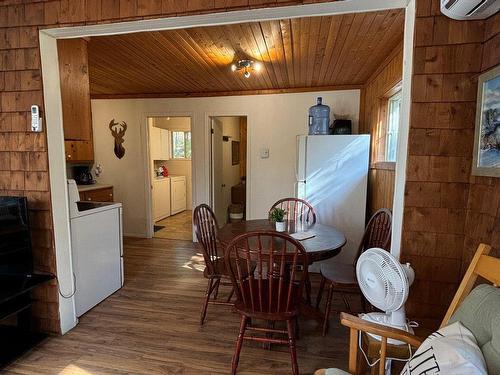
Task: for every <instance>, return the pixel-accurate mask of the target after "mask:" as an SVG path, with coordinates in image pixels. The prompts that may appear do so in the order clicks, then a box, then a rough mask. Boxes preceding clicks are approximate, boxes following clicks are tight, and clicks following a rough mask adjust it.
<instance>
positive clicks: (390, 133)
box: [385, 91, 401, 161]
mask: <svg viewBox="0 0 500 375" xmlns="http://www.w3.org/2000/svg"><path fill="white" fill-rule="evenodd" d="M400 121H401V91H399V92H398V93H396V94H394V95H393V96H391V97H390V98H389V100H388V108H387V139H386V147H385V160H386V161H396V152H397V149H398V130H399V123H400Z"/></svg>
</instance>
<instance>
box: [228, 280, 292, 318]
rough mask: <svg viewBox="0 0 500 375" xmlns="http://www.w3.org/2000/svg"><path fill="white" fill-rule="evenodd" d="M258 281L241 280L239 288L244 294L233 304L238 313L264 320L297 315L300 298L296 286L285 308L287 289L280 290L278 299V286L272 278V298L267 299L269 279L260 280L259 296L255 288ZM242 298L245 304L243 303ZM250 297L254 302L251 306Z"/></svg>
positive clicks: (277, 282)
mask: <svg viewBox="0 0 500 375" xmlns="http://www.w3.org/2000/svg"><path fill="white" fill-rule="evenodd" d="M251 282H253V285H252V290H251V289H250V283H251ZM258 282H259V281H257V280H246V281H244V282H243V285H242V288H241V289H242V292H243V294H244V296H242V298H241V299H240V298H238V300H237V301H236V302H235V304H234V307H235V308H236V310H238V312H239V313H241V314H243V315H245V316H248V317H250V318H256V319H265V320H289V319H291V318H293V317H295V316H297V315H298V313H299V303H300V300H301V298H300V295H299V288H298V286H296V285H293V287H292V298H291V302H290V306H289V307H288V308H287V306H286V301H287V298H288V290H283V291H282V294H281V298H280V301H279V300H278V296H277V294H278V288H279V281H278V280H275V279H273V281H272V282H273V285H272V289H273V293H272V296H273V298H271V300H269V280H261V281H260V282H262V288H261V290H262V294H261V295H260V296H259V292H258V288H257V283H258ZM243 298H244V299H245V301H246V304H244V303H243ZM252 299H253V304H254V307H253V308H252V307H251V302H250V301H252ZM278 302H279V303H278ZM245 305H246V306H245Z"/></svg>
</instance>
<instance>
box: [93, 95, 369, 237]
mask: <svg viewBox="0 0 500 375" xmlns="http://www.w3.org/2000/svg"><path fill="white" fill-rule="evenodd" d="M317 96H322V97H323V103H325V104H327V105H329V106H330V107H331V109H332V112H333V113H334V114H335V115H344V116H347V117H348V118H350V119H352V120H353V130H354V131H357V129H358V116H359V99H360V92H359V90H344V91H327V92H309V93H296V94H277V95H252V96H226V97H211V98H175V99H114V100H104V99H103V100H92V121H93V124H94V142H95V161H96V162H97V163H101V164H102V166H103V168H104V172H103V174H102V178H101V179H100V181H99V182H103V183H110V184H113V186H114V187H115V198H116V200H117V201H120V202H122V203H123V207H124V212H123V220H124V232H125V233H126V234H129V235H130V234H131V235H142V236H145V235H146V234H147V224H146V216H147V212H146V211H147V208H146V207H147V205H146V204H145V202H146V194H147V193H146V190H145V189H146V185H147V184H146V183H145V182H144V179H145V177H144V176H146V175H147V174H146V172H145V167H146V166H145V163H144V156H143V155H144V154H143V153H146V152H147V151H146V149H145V145H146V141H145V139H146V138H145V137H146V131H145V130H144V129H145V128H146V118H147V116H154V115H156V116H159V115H163V116H191V118H192V129H191V131H192V138H193V139H192V143H193V168H194V170H193V199H192V201H193V202H192V203H193V205H196V204H199V203H202V202H209V201H210V188H209V186H210V148H209V147H210V133H209V129H210V123H209V117H210V116H239V115H243V116H247V127H248V151H247V202H249V205H248V210H247V217H248V218H250V219H254V218H265V217H266V215H267V211H268V209H269V206H270V205H271V204H272V203H274V202H275V201H276V200H278V199H279V198H281V197H284V196H292V195H293V193H294V181H295V160H296V136H297V135H299V134H306V133H307V131H308V127H307V124H308V121H307V120H308V109H309V107H310V106H311V105H314V104H315V103H316V97H317ZM112 118H114V119H115V120H116V121H120V122H121V121H125V122H127V124H128V129H127V133H126V134H125V137H124V139H125V143H124V147H125V149H126V152H125V156H124V157H123V159H121V160H119V159H117V158H116V157H115V156H114V153H113V137H112V136H111V133H110V132H109V129H108V123H109V121H110V120H111V119H112ZM141 127H142V128H143V129H142V130H141ZM262 148H269V150H270V156H269V158H268V159H261V158H260V150H261V149H262Z"/></svg>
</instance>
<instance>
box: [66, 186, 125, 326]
mask: <svg viewBox="0 0 500 375" xmlns="http://www.w3.org/2000/svg"><path fill="white" fill-rule="evenodd" d="M68 197H69V216H70V227H71V247H72V255H73V271H74V273H75V277H76V293H75V305H76V316H81V315H83V314H84V313H86V312H87V311H88V310H90V309H91V308H93V307H94V306H96V305H97V304H98V303H99V302H101V301H102V300H104V299H106V298H107V297H109V296H110V295H111V294H113V293H114V292H116V291H117V290H118V289H120V288H121V287H122V286H123V231H122V204H121V203H111V202H84V201H80V195H79V193H78V187H77V185H76V182H75V180H68Z"/></svg>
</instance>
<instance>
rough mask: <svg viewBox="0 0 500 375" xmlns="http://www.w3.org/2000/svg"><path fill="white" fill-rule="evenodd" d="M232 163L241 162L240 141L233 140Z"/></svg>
mask: <svg viewBox="0 0 500 375" xmlns="http://www.w3.org/2000/svg"><path fill="white" fill-rule="evenodd" d="M231 164H232V165H238V164H240V142H239V141H231Z"/></svg>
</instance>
